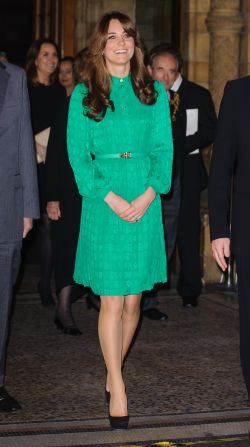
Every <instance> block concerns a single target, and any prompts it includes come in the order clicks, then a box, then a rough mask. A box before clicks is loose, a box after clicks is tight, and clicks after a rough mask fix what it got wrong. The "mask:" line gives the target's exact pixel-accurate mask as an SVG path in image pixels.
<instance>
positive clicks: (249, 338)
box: [235, 255, 250, 399]
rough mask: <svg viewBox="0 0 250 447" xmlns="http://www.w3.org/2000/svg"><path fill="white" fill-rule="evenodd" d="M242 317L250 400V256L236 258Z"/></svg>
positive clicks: (243, 360) (242, 356)
mask: <svg viewBox="0 0 250 447" xmlns="http://www.w3.org/2000/svg"><path fill="white" fill-rule="evenodd" d="M235 260H236V269H237V276H238V297H239V316H240V359H241V367H242V372H243V377H244V380H245V383H246V387H247V392H248V397H249V399H250V256H237V255H236V256H235Z"/></svg>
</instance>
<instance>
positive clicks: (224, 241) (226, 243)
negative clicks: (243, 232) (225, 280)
mask: <svg viewBox="0 0 250 447" xmlns="http://www.w3.org/2000/svg"><path fill="white" fill-rule="evenodd" d="M212 253H213V257H214V259H215V260H216V262H217V264H219V266H220V268H221V269H222V270H223V272H224V271H225V270H226V269H227V262H226V259H225V258H229V256H230V239H229V238H228V237H220V238H218V239H214V240H213V241H212Z"/></svg>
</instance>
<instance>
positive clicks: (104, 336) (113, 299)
mask: <svg viewBox="0 0 250 447" xmlns="http://www.w3.org/2000/svg"><path fill="white" fill-rule="evenodd" d="M123 307H124V297H123V296H101V309H100V313H99V323H98V333H99V339H100V345H101V349H102V353H103V357H104V360H105V364H106V367H107V371H108V375H109V385H110V391H111V400H110V414H111V415H112V416H126V415H127V413H128V410H127V397H126V393H125V386H124V382H123V378H122V372H121V366H122V329H123V323H122V314H123Z"/></svg>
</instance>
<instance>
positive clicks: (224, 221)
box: [208, 82, 236, 240]
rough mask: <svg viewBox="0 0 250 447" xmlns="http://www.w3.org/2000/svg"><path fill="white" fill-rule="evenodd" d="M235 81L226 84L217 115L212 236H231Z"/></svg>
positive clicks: (211, 196)
mask: <svg viewBox="0 0 250 447" xmlns="http://www.w3.org/2000/svg"><path fill="white" fill-rule="evenodd" d="M232 86H233V84H232V83H231V82H229V83H228V84H227V85H226V88H225V92H224V96H223V98H222V102H221V107H220V113H219V118H218V126H217V133H216V138H215V143H214V147H213V156H212V161H211V168H210V176H209V188H208V199H209V220H210V231H211V239H212V240H213V239H217V238H220V237H229V234H230V231H229V210H230V197H231V183H232V176H233V168H234V161H235V150H236V141H235V135H234V128H235V117H234V107H235V101H234V97H233V89H232Z"/></svg>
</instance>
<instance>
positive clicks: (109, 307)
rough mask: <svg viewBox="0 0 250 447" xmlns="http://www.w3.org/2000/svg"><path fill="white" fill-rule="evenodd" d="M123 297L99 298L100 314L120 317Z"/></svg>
mask: <svg viewBox="0 0 250 447" xmlns="http://www.w3.org/2000/svg"><path fill="white" fill-rule="evenodd" d="M123 303H124V297H121V296H103V297H101V312H107V313H109V314H111V315H117V316H121V315H122V311H123Z"/></svg>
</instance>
